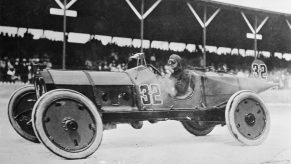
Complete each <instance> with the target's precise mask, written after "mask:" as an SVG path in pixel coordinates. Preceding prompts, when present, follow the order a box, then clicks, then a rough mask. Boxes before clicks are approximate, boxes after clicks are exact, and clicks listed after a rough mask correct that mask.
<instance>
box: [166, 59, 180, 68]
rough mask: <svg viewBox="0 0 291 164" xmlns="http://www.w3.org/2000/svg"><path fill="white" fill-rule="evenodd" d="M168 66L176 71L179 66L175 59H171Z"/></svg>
mask: <svg viewBox="0 0 291 164" xmlns="http://www.w3.org/2000/svg"><path fill="white" fill-rule="evenodd" d="M168 65H169V66H170V67H171V68H172V69H174V68H176V67H177V66H178V62H177V61H176V60H174V59H169V60H168Z"/></svg>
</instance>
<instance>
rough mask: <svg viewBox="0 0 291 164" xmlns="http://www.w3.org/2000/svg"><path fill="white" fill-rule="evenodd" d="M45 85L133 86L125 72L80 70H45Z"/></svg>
mask: <svg viewBox="0 0 291 164" xmlns="http://www.w3.org/2000/svg"><path fill="white" fill-rule="evenodd" d="M46 71H47V72H46V73H45V71H44V72H43V76H45V75H46V76H49V77H44V80H45V82H46V83H54V84H61V85H91V83H93V84H95V85H133V83H132V81H131V79H130V78H129V76H128V75H127V74H126V73H125V72H98V71H80V70H76V71H75V70H46Z"/></svg>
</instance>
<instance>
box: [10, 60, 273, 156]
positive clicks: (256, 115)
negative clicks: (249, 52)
mask: <svg viewBox="0 0 291 164" xmlns="http://www.w3.org/2000/svg"><path fill="white" fill-rule="evenodd" d="M138 60H143V58H142V57H141V56H140V57H139V59H138ZM141 63H142V62H141ZM189 75H190V78H191V80H190V85H189V86H188V90H187V92H186V93H185V94H183V95H179V96H176V94H175V87H174V85H175V81H173V80H171V79H169V78H168V77H166V76H162V75H161V73H160V72H159V71H158V70H157V69H156V68H155V67H153V66H151V65H146V64H145V62H143V63H142V64H138V65H137V66H136V67H134V68H131V69H128V70H126V71H124V72H97V71H82V70H42V71H39V72H38V73H37V74H36V76H35V85H34V86H25V87H23V88H21V89H19V90H17V91H16V92H15V93H14V94H13V95H12V97H11V99H10V102H9V106H8V116H9V120H10V122H11V124H12V126H13V127H14V129H15V130H16V131H17V132H18V133H19V134H20V135H21V136H22V137H24V138H25V139H27V140H30V141H33V142H41V143H43V144H44V145H45V146H46V147H47V148H48V149H49V150H50V151H52V152H53V153H55V154H57V155H59V156H61V157H64V158H68V159H78V158H85V157H87V156H89V155H91V154H92V153H94V152H95V151H96V150H97V149H98V147H99V145H100V143H101V141H102V135H103V130H107V129H112V128H115V127H116V125H117V124H120V123H129V124H131V125H132V127H134V128H136V129H139V128H141V127H142V125H143V124H142V123H143V121H149V122H151V123H156V122H158V121H166V120H177V121H180V122H181V123H182V125H183V126H184V127H185V129H186V130H187V131H188V132H190V133H191V134H193V135H195V136H205V135H207V134H208V133H210V132H211V131H212V130H213V128H214V127H215V126H216V125H227V127H228V129H229V131H230V133H231V134H232V136H233V137H234V138H235V139H236V140H237V141H239V142H240V143H242V144H245V145H258V144H260V143H262V142H263V141H264V140H265V138H266V137H267V134H268V131H269V127H270V116H269V112H268V110H267V108H266V106H265V104H264V102H263V100H262V99H261V98H260V97H259V96H258V95H257V93H260V92H262V91H265V90H267V89H269V88H271V87H273V86H274V84H271V83H268V82H266V81H265V80H261V79H254V78H239V77H237V76H235V75H231V74H226V73H217V72H210V71H206V70H189Z"/></svg>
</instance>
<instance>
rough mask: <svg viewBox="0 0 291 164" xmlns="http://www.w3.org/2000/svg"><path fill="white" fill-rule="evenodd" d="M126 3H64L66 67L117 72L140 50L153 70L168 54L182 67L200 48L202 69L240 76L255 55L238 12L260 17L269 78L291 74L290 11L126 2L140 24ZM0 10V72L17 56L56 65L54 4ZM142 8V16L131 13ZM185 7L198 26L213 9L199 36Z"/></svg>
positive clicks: (202, 1)
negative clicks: (67, 10)
mask: <svg viewBox="0 0 291 164" xmlns="http://www.w3.org/2000/svg"><path fill="white" fill-rule="evenodd" d="M129 2H131V1H126V0H124V1H116V0H98V1H92V0H82V1H77V2H76V3H75V4H74V5H72V7H71V9H72V10H76V11H77V12H78V16H77V17H76V18H68V19H67V38H66V41H67V42H68V43H67V46H66V50H67V52H66V60H67V62H66V68H68V69H93V70H106V71H109V70H111V67H112V65H114V64H112V61H114V62H116V67H117V66H118V65H119V66H118V67H119V68H118V69H117V70H122V69H125V68H124V64H125V63H127V60H128V57H129V55H130V54H132V53H135V52H139V51H141V48H142V51H144V52H145V54H146V57H147V59H148V60H150V61H151V62H154V64H155V65H156V66H158V67H159V68H160V69H163V67H162V66H163V65H164V64H165V61H166V59H167V57H168V56H169V55H170V54H172V53H177V54H180V55H182V56H183V57H184V58H185V59H187V60H186V61H187V62H188V64H189V65H195V66H204V65H205V64H204V63H203V53H204V51H205V53H206V66H214V67H215V68H216V69H219V68H220V67H221V66H222V65H223V64H226V65H227V67H228V68H229V69H230V71H231V72H233V73H238V72H244V73H245V74H247V72H248V70H249V67H250V64H251V61H252V60H253V59H254V56H255V55H254V54H255V53H254V52H255V51H254V41H253V39H249V38H247V37H246V34H247V33H250V32H251V30H250V28H249V25H248V24H247V23H246V21H245V19H244V17H243V16H242V12H243V13H244V15H245V16H246V18H247V19H248V20H249V22H251V23H250V24H251V25H253V24H254V23H253V22H255V20H256V19H257V22H258V26H259V25H260V22H263V21H264V19H265V18H266V17H268V20H267V21H266V22H265V24H264V25H263V26H262V27H261V30H260V31H259V34H260V35H262V40H258V41H257V44H256V46H257V51H258V55H259V57H260V59H262V60H263V61H264V62H265V63H266V64H267V66H268V68H269V70H271V71H275V72H276V73H273V72H272V74H278V72H279V74H280V76H282V75H284V76H286V75H287V76H288V73H289V72H290V71H291V70H290V60H291V28H290V23H289V24H288V22H289V21H290V13H286V12H287V11H278V10H277V8H278V7H277V8H275V10H271V8H268V6H267V8H266V9H258V8H259V7H258V6H252V7H250V6H249V5H248V4H240V3H238V4H230V2H229V1H227V0H222V1H210V0H180V1H177V0H162V1H157V0H147V1H143V0H140V1H132V2H131V4H132V6H133V7H134V8H136V9H138V13H144V14H147V16H146V18H145V19H144V20H142V21H141V20H140V19H139V17H138V14H137V13H136V12H134V10H133V8H132V7H130V5H129ZM142 2H144V3H142ZM12 3H13V4H12ZM263 4H268V3H263ZM154 5H155V8H153V9H152V10H151V12H147V11H149V10H150V9H151V7H152V6H154ZM0 6H1V10H0V11H1V17H0V44H1V47H0V57H1V61H2V63H3V64H2V67H3V66H4V63H6V66H5V67H7V62H8V60H9V61H10V62H11V64H12V65H14V63H15V60H16V59H17V58H19V59H20V60H22V59H23V58H25V59H27V60H28V61H30V63H32V62H36V61H38V60H40V61H43V60H45V61H46V62H47V60H48V59H49V60H50V62H49V63H51V65H52V68H62V42H63V40H64V37H63V34H62V28H63V27H62V17H60V16H55V15H50V14H49V8H51V7H58V5H57V4H56V3H55V1H52V0H43V1H42V2H41V3H40V4H36V3H35V2H32V1H31V2H29V1H27V2H23V1H19V0H18V1H17V3H15V2H11V1H9V0H3V1H2V2H1V5H0ZM8 6H9V7H8ZM142 6H143V8H144V9H143V11H139V9H140V8H141V7H142ZM189 6H191V7H192V9H193V10H194V11H195V12H196V14H197V15H198V17H199V18H200V21H202V19H203V17H204V16H205V20H210V18H211V17H212V15H213V14H214V13H215V12H216V11H218V9H219V12H218V13H217V15H216V16H215V17H213V19H212V21H209V23H208V26H207V31H205V33H207V35H203V34H204V32H203V31H204V30H203V28H202V27H201V22H199V19H198V17H194V16H193V12H191V11H192V10H191V9H190V7H189ZM261 6H262V5H261ZM269 7H270V6H269ZM205 9H207V10H206V11H207V12H205ZM112 11H114V12H112ZM205 13H206V14H205ZM255 18H256V19H255ZM202 23H203V21H202ZM204 23H205V22H204ZM288 25H289V26H288ZM141 40H142V42H141ZM204 42H205V45H204ZM204 47H205V50H204ZM116 55H117V56H118V57H117V60H116V61H115V59H114V58H116V57H114V56H116ZM85 63H87V64H85ZM90 63H91V64H90ZM28 65H29V63H28ZM3 69H4V68H3ZM3 69H2V71H1V72H2V75H1V77H2V76H3V74H5V73H7V68H6V69H4V70H3ZM113 70H116V69H113ZM2 79H3V77H2Z"/></svg>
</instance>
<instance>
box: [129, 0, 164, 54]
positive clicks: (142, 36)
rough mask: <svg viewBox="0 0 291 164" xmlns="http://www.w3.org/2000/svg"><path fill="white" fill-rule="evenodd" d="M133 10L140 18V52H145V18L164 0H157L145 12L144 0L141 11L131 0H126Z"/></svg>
mask: <svg viewBox="0 0 291 164" xmlns="http://www.w3.org/2000/svg"><path fill="white" fill-rule="evenodd" d="M125 2H126V3H127V4H128V6H129V7H130V8H131V10H132V11H133V12H134V13H135V15H136V16H137V17H138V19H139V20H140V41H141V46H140V52H141V53H143V40H144V20H145V19H146V17H147V16H148V15H150V13H151V12H152V11H153V10H154V9H155V8H156V7H157V6H158V5H159V4H160V3H161V2H162V0H157V1H156V2H155V3H154V4H153V5H152V6H151V7H150V8H149V9H148V10H147V11H146V12H144V0H142V2H141V12H140V13H139V12H138V11H137V9H136V8H135V7H134V6H133V4H132V3H131V2H130V0H125Z"/></svg>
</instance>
